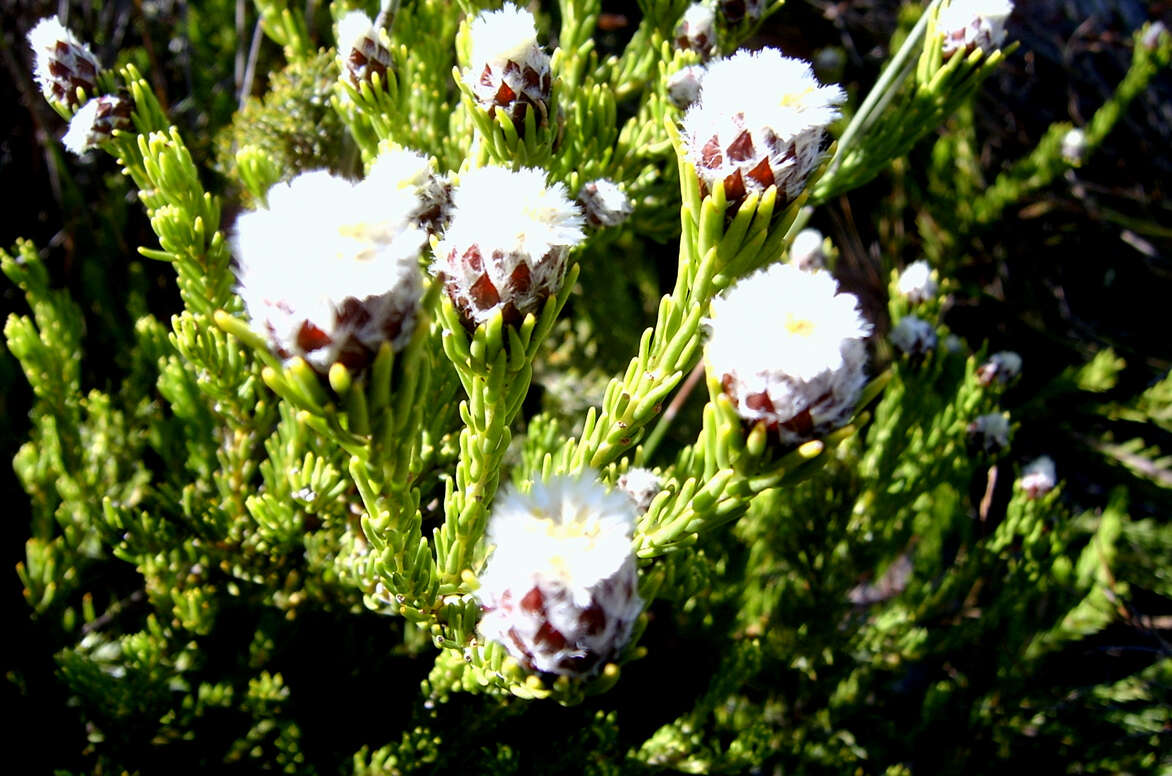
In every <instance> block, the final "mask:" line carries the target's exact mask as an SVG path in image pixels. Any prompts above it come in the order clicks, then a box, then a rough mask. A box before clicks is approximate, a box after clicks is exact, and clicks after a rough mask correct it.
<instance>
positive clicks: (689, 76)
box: [667, 65, 705, 110]
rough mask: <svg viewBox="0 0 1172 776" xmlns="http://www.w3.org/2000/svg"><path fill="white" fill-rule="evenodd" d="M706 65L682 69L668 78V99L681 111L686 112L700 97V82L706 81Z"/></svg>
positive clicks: (689, 66)
mask: <svg viewBox="0 0 1172 776" xmlns="http://www.w3.org/2000/svg"><path fill="white" fill-rule="evenodd" d="M704 71H705V67H704V65H688V66H686V67H681V68H680V69H679V70H677V71H675V72H674V73H672V74H671V75H669V76H668V77H667V98H668V99H669V100H670V101H671V104H672V105H674V106H676V107H677V108H679V109H680V110H686V109H687V108H689V107H690V106H691V105H692V103H694V102H696V100H697V98H699V97H700V82H701V81H703V80H704Z"/></svg>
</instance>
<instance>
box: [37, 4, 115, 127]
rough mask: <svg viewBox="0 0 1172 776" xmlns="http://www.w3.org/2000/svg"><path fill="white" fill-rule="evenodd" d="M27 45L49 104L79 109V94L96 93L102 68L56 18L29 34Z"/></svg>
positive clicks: (49, 17) (91, 54) (43, 22)
mask: <svg viewBox="0 0 1172 776" xmlns="http://www.w3.org/2000/svg"><path fill="white" fill-rule="evenodd" d="M28 44H29V46H30V47H31V48H32V50H33V55H34V56H35V58H36V59H35V62H34V73H35V75H36V79H37V83H38V84H39V85H40V87H41V94H43V95H44V96H45V99H46V100H51V101H54V102H61V103H65V104H66V105H70V106H72V107H74V108H76V107H77V106H78V105H79V104H80V103H79V101H78V97H77V90H78V89H83V90H85V93H86V94H87V95H92V94H93V93H94V92H95V91H97V78H98V72H99V71H100V70H101V66H100V65H99V64H98V60H97V58H96V57H95V56H94V55H93V53H92V52H91V51H90V49H89V46H87V45H86V44H84V43H82V42H81V41H79V40H78V39H77V38H76V37H75V36H74V34H73V33H72V32H70V31H69V30H67V29H65V26H64V25H63V24H61V22H60V20H59V19H58V18H57V17H56V16H46V17H45V18H44V19H41V20H40V21H39V22H37V25H36V26H35V27H33V28H32V29H31V30H29V33H28Z"/></svg>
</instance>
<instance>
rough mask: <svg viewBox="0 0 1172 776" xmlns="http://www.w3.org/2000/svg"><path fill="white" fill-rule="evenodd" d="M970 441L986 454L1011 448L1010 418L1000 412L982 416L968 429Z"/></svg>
mask: <svg viewBox="0 0 1172 776" xmlns="http://www.w3.org/2000/svg"><path fill="white" fill-rule="evenodd" d="M968 434H969V439H970V440H972V442H973V443H974V444H976V445H977V446H978V447H980V448H982V449H983V450H984V451H985V452H986V453H995V452H998V451H1000V450H1004V449H1005V448H1006V447H1009V417H1008V416H1007V415H1003V414H1002V413H1000V412H990V413H989V414H988V415H981V416H980V417H978V418H977V419H976V420H974V421H973V422H972V423H970V424H969V427H968Z"/></svg>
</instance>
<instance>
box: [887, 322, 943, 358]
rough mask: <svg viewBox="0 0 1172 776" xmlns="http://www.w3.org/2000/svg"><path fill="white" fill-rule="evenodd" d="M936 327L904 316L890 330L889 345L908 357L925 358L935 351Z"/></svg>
mask: <svg viewBox="0 0 1172 776" xmlns="http://www.w3.org/2000/svg"><path fill="white" fill-rule="evenodd" d="M936 343H937V337H936V327H934V326H933V325H932V324H930V323H928V322H927V321H925V320H924V319H922V318H919V317H917V316H915V315H905V316H904V317H903V318H900V319H899V323H897V324H895V327H894V328H893V329H892V330H891V344H892V345H894V346H895V347H896V349H897V350H899V352H900V353H903V354H905V355H908V356H913V357H917V356H925V355H927V354H928V352H929V351H932V350H935V349H936Z"/></svg>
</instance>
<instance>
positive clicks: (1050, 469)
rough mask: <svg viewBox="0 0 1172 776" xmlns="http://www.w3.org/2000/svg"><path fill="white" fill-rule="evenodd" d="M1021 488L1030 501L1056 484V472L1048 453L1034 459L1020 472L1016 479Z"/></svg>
mask: <svg viewBox="0 0 1172 776" xmlns="http://www.w3.org/2000/svg"><path fill="white" fill-rule="evenodd" d="M1018 483H1019V484H1020V485H1021V489H1022V490H1023V491H1025V494H1026V497H1027V498H1029V499H1030V500H1031V501H1037V500H1038V499H1040V498H1041V497H1042V496H1045V495H1046V494H1047V493H1049V492H1050V491H1052V490H1054V486H1055V485H1057V484H1058V473H1057V471H1055V469H1054V461H1053V460H1052V459H1051V458H1050V456H1048V455H1043V456H1041V457H1040V458H1036V459H1034V461H1032V462H1031V463H1030V464H1028V465H1027V466H1026V467H1025V468H1024V469H1022V472H1021V479H1020V480H1018Z"/></svg>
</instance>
